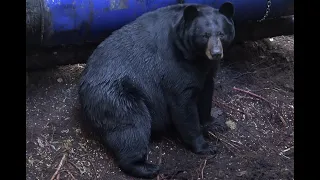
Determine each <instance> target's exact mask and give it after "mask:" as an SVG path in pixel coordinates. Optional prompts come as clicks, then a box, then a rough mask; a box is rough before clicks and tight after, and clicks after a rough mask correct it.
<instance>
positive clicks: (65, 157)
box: [50, 153, 68, 180]
mask: <svg viewBox="0 0 320 180" xmlns="http://www.w3.org/2000/svg"><path fill="white" fill-rule="evenodd" d="M67 155H68V154H67V153H64V154H63V156H62V158H61V161H60V163H59V166H58V168H57V170H56V172H54V174H53V176H52V177H51V179H50V180H54V179H55V177H56V176H57V174H58V173H59V171H60V169H61V167H62V165H63V163H64V162H65V161H66V159H67Z"/></svg>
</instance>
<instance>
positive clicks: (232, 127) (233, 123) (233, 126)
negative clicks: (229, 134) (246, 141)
mask: <svg viewBox="0 0 320 180" xmlns="http://www.w3.org/2000/svg"><path fill="white" fill-rule="evenodd" d="M226 125H227V126H228V127H229V128H230V129H232V130H234V129H236V128H237V125H236V123H235V122H233V121H231V120H228V121H226Z"/></svg>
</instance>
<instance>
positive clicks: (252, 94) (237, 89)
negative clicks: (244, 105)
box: [233, 87, 277, 107]
mask: <svg viewBox="0 0 320 180" xmlns="http://www.w3.org/2000/svg"><path fill="white" fill-rule="evenodd" d="M233 89H234V90H236V91H240V92H243V93H247V94H249V95H251V96H254V97H256V98H259V99H262V100H264V101H266V102H267V103H269V104H270V105H272V106H274V107H277V106H276V105H275V104H273V103H271V102H270V101H268V100H267V99H266V98H264V97H262V96H260V95H257V94H255V93H252V92H250V91H246V90H243V89H239V88H236V87H233Z"/></svg>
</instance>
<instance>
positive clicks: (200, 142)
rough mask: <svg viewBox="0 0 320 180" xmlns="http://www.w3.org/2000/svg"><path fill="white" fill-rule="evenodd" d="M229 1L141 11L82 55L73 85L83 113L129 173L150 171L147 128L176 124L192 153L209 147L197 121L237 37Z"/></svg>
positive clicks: (205, 115)
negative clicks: (77, 79) (80, 70)
mask: <svg viewBox="0 0 320 180" xmlns="http://www.w3.org/2000/svg"><path fill="white" fill-rule="evenodd" d="M233 14H234V7H233V5H232V4H231V3H225V4H223V5H222V6H221V7H220V8H219V9H215V8H212V7H210V6H206V5H198V4H179V5H171V6H167V7H164V8H159V9H157V10H155V11H153V12H148V13H145V14H144V15H142V16H140V17H139V18H137V19H136V20H135V21H133V22H131V23H129V24H127V25H125V26H123V27H122V28H121V29H119V30H117V31H114V32H113V34H112V35H110V36H109V37H108V38H106V39H105V40H104V41H103V42H102V43H101V44H100V45H99V46H98V47H97V49H96V50H95V51H94V52H93V54H92V55H91V56H90V58H89V59H88V62H87V65H86V67H85V69H84V71H83V73H82V77H81V79H80V84H79V99H80V104H81V107H82V111H83V112H84V120H85V122H86V123H89V124H90V125H91V126H92V128H93V132H95V133H97V134H98V136H99V137H100V138H101V140H102V142H103V143H104V144H105V146H106V147H107V148H108V149H109V150H110V151H111V152H112V153H113V154H114V156H115V159H116V160H117V163H118V165H119V167H120V169H121V170H122V171H123V172H125V173H127V174H128V175H131V176H135V177H141V178H154V177H155V176H156V175H157V174H158V173H159V166H158V165H155V164H150V163H148V162H147V160H146V157H147V149H148V144H149V140H150V137H151V134H154V133H155V134H158V133H161V132H164V131H165V130H166V129H167V128H168V127H174V128H175V129H176V132H178V134H179V135H180V136H181V139H182V140H183V142H184V144H185V145H186V147H188V148H189V149H190V150H191V151H192V152H194V153H197V154H210V153H215V151H214V150H212V148H210V147H209V145H208V143H207V142H206V141H205V139H204V133H203V131H202V129H203V128H202V127H208V124H211V123H212V118H211V116H210V110H211V103H212V98H211V97H212V93H213V77H214V76H215V73H216V71H217V67H218V65H219V63H220V60H221V59H222V58H223V49H225V48H226V47H227V46H229V45H230V44H231V42H232V41H233V39H234V36H235V30H234V24H233V20H232V17H233Z"/></svg>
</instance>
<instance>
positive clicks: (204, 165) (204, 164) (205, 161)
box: [201, 159, 207, 179]
mask: <svg viewBox="0 0 320 180" xmlns="http://www.w3.org/2000/svg"><path fill="white" fill-rule="evenodd" d="M206 164H207V159H205V160H204V163H203V167H202V168H201V179H203V170H204V168H205V167H206Z"/></svg>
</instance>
